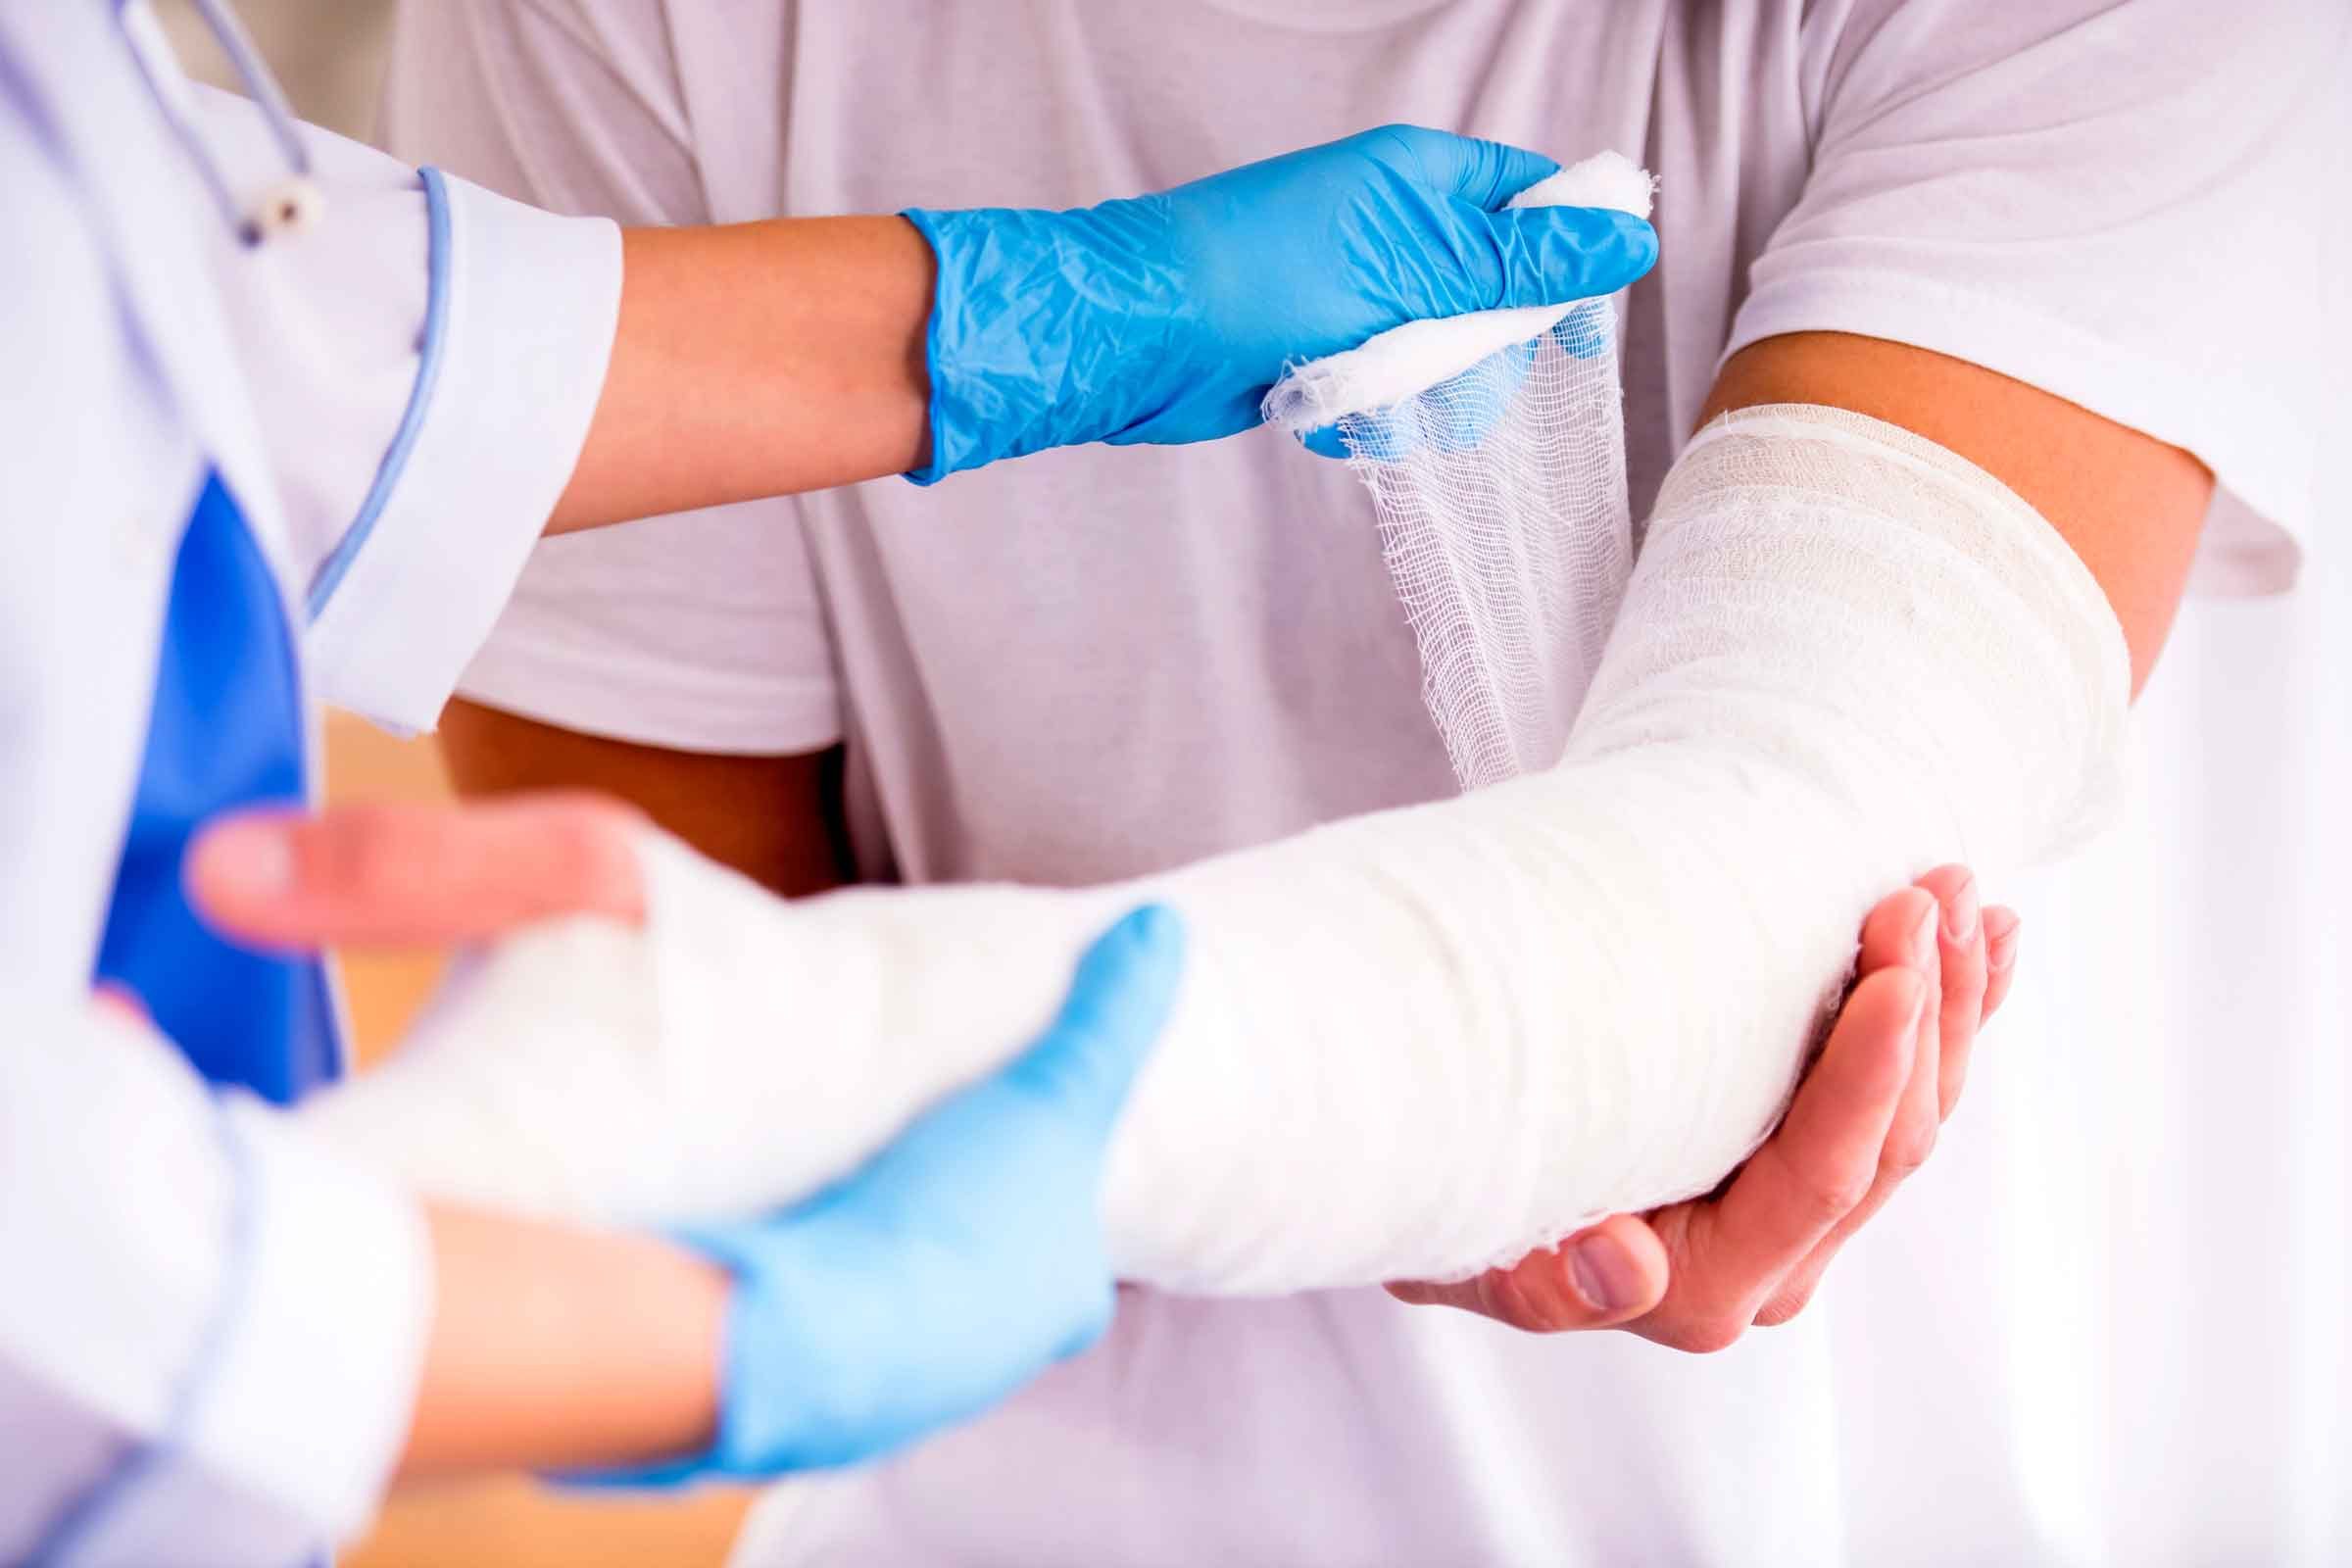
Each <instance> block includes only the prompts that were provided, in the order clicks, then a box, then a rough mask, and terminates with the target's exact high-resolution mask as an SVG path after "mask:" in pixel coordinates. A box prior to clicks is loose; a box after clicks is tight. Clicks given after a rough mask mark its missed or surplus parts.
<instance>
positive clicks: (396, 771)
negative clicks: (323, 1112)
mask: <svg viewBox="0 0 2352 1568" xmlns="http://www.w3.org/2000/svg"><path fill="white" fill-rule="evenodd" d="M326 753H327V795H328V798H329V799H330V800H341V801H352V800H432V799H436V798H438V797H441V796H445V795H447V794H448V792H449V785H448V781H447V780H446V779H445V778H444V777H443V775H442V771H441V763H440V759H439V757H438V756H437V755H436V754H435V752H434V750H433V744H432V742H431V741H430V740H429V739H427V740H421V741H399V740H394V739H393V738H392V737H390V736H388V735H385V734H383V733H382V732H380V731H378V730H375V729H372V728H370V727H369V726H368V725H366V724H363V723H361V722H359V721H358V720H356V719H352V718H348V717H346V716H344V715H342V714H336V715H334V716H333V717H332V718H330V719H329V720H328V723H327V739H326ZM439 971H440V959H439V956H437V955H434V954H429V953H410V954H353V955H348V956H345V958H344V960H343V980H344V986H345V989H346V992H347V993H348V995H349V997H350V1001H351V1017H352V1028H353V1032H354V1034H355V1036H356V1039H355V1040H354V1042H353V1043H354V1045H355V1047H356V1048H357V1051H358V1053H359V1059H360V1061H361V1063H362V1064H363V1067H365V1064H366V1063H368V1062H369V1061H372V1060H374V1059H375V1058H376V1057H377V1056H379V1055H381V1054H383V1052H384V1050H385V1048H386V1047H387V1046H388V1045H389V1044H390V1043H391V1042H392V1041H393V1040H395V1039H396V1038H398V1036H399V1033H400V1029H401V1026H402V1024H403V1023H404V1022H405V1021H406V1020H407V1018H408V1017H409V1015H410V1014H411V1013H412V1012H414V1011H415V1010H416V1008H417V1004H419V1003H420V1002H422V1001H423V1000H424V998H425V996H426V995H427V994H428V993H429V992H430V991H431V990H432V985H433V980H434V978H435V976H436V975H437V974H438V973H439ZM750 1501H751V1493H749V1492H748V1491H743V1490H739V1489H734V1488H711V1489H707V1490H704V1491H701V1492H697V1493H694V1494H692V1495H687V1496H684V1497H680V1498H674V1499H672V1498H662V1497H653V1498H648V1497H619V1496H602V1495H582V1494H577V1493H561V1492H556V1491H553V1490H551V1489H549V1488H546V1487H542V1486H539V1485H537V1484H536V1483H533V1482H531V1481H528V1480H526V1479H522V1478H519V1477H516V1478H510V1479H499V1480H491V1481H485V1482H478V1483H467V1484H465V1485H460V1486H447V1485H445V1486H436V1487H432V1488H430V1489H419V1490H417V1491H414V1492H409V1493H405V1494H403V1495H399V1496H397V1497H395V1498H394V1499H393V1500H392V1502H391V1503H390V1504H389V1505H388V1506H387V1507H386V1508H385V1509H384V1513H383V1517H382V1518H381V1519H380V1520H378V1521H377V1523H376V1528H375V1532H374V1534H372V1535H371V1536H369V1537H368V1539H367V1540H366V1541H364V1542H362V1543H360V1544H358V1545H356V1546H354V1547H353V1548H352V1549H351V1550H349V1551H347V1552H345V1553H343V1554H342V1555H341V1557H340V1558H339V1559H338V1560H339V1561H340V1562H341V1563H343V1564H344V1565H345V1568H482V1565H485V1564H498V1565H500V1568H623V1565H630V1568H634V1565H638V1564H659V1565H661V1568H706V1565H712V1568H714V1565H716V1564H720V1563H723V1562H724V1561H725V1560H726V1555H727V1548H728V1546H729V1544H731V1543H732V1542H733V1540H734V1538H735V1532H736V1530H737V1528H738V1527H739V1526H740V1525H741V1524H742V1522H743V1514H744V1510H745V1509H746V1508H747V1507H749V1506H750Z"/></svg>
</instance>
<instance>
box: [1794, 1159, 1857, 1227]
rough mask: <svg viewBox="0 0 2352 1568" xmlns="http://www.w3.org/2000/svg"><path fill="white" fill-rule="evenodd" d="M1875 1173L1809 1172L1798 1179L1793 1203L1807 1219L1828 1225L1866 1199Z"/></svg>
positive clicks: (1854, 1170)
mask: <svg viewBox="0 0 2352 1568" xmlns="http://www.w3.org/2000/svg"><path fill="white" fill-rule="evenodd" d="M1876 1179H1877V1176H1876V1173H1875V1172H1873V1171H1869V1170H1864V1169H1860V1168H1858V1167H1857V1168H1852V1169H1848V1168H1845V1167H1844V1166H1843V1165H1840V1167H1839V1168H1838V1169H1835V1170H1822V1171H1813V1172H1811V1173H1809V1174H1807V1175H1805V1176H1803V1177H1801V1178H1800V1179H1799V1182H1798V1186H1797V1201H1798V1202H1799V1203H1800V1204H1801V1205H1802V1207H1803V1210H1804V1212H1805V1215H1806V1217H1807V1218H1809V1219H1811V1220H1812V1221H1813V1222H1814V1223H1815V1224H1817V1225H1828V1224H1831V1223H1834V1222H1836V1221H1838V1220H1839V1219H1842V1218H1844V1217H1845V1216H1846V1215H1848V1214H1850V1213H1852V1212H1853V1211H1854V1210H1855V1209H1856V1208H1858V1207H1860V1206H1861V1203H1862V1201H1863V1200H1864V1199H1865V1198H1868V1197H1869V1196H1870V1189H1871V1185H1872V1183H1873V1182H1874V1181H1875V1180H1876Z"/></svg>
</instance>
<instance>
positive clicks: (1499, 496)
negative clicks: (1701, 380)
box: [1265, 152, 1651, 789]
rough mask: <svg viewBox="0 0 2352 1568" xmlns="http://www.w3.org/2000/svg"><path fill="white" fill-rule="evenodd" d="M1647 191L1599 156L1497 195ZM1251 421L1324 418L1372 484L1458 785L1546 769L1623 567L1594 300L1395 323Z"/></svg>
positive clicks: (1637, 197) (1427, 695)
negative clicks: (1519, 189)
mask: <svg viewBox="0 0 2352 1568" xmlns="http://www.w3.org/2000/svg"><path fill="white" fill-rule="evenodd" d="M1650 187H1651V179H1650V176H1649V174H1648V173H1647V172H1644V171H1643V170H1642V168H1641V167H1640V166H1638V165H1637V164H1635V163H1634V161H1633V160H1632V159H1630V158H1627V157H1625V156H1624V155H1623V154H1621V153H1613V152H1604V153H1599V154H1596V155H1594V156H1593V157H1591V158H1588V159H1586V160H1584V161H1583V162H1582V163H1579V164H1575V165H1572V166H1571V167H1569V168H1567V169H1563V170H1561V171H1560V172H1558V173H1556V174H1553V175H1552V176H1551V177H1550V178H1548V179H1545V180H1542V181H1540V182H1538V183H1537V184H1535V185H1533V186H1530V187H1529V188H1528V189H1526V190H1524V191H1522V192H1520V193H1519V195H1518V196H1516V197H1514V198H1513V199H1512V201H1511V205H1512V206H1513V207H1547V206H1560V205H1573V206H1579V207H1611V208H1616V209H1617V210H1619V211H1621V212H1628V213H1632V214H1633V215H1635V216H1636V217H1638V218H1647V217H1648V216H1649V208H1650ZM1265 412H1266V417H1267V418H1268V419H1269V420H1271V421H1273V422H1274V423H1276V424H1280V425H1282V426H1283V427H1284V428H1286V429H1289V430H1292V431H1294V432H1297V433H1300V434H1303V433H1305V432H1307V431H1309V430H1313V429H1317V428H1320V427H1322V426H1324V425H1336V426H1337V428H1338V430H1339V434H1340V438H1341V441H1342V443H1343V445H1344V446H1345V447H1346V449H1347V452H1348V466H1349V467H1350V468H1351V469H1352V470H1353V471H1354V473H1355V475H1356V477H1357V478H1359V479H1361V480H1362V481H1363V482H1364V484H1365V486H1366V487H1367V488H1369V489H1370V490H1371V492H1372V503H1373V509H1374V511H1375V513H1376V514H1377V515H1378V517H1379V522H1380V542H1381V555H1382V559H1383V560H1384V561H1385V562H1386V563H1387V565H1388V568H1389V576H1390V580H1391V581H1393V582H1394V583H1395V584H1396V587H1397V598H1398V599H1399V600H1400V601H1402V602H1403V605H1404V612H1405V618H1406V620H1407V622H1408V623H1409V624H1410V625H1411V626H1412V629H1413V638H1414V641H1415V643H1416V644H1417V645H1418V647H1419V650H1420V654H1421V673H1422V680H1421V694H1422V700H1423V701H1424V702H1425V703H1426V704H1427V706H1428V708H1429V712H1430V717H1431V718H1432V720H1434V721H1435V723H1436V724H1437V727H1438V734H1439V736H1440V737H1441V738H1442V739H1444V741H1445V742H1446V756H1447V757H1448V758H1449V759H1450V760H1452V762H1453V770H1454V775H1455V777H1457V778H1459V779H1460V780H1461V782H1462V785H1463V787H1464V788H1465V789H1476V788H1479V787H1481V786H1483V785H1487V784H1494V783H1497V782H1499V781H1500V780H1502V779H1506V778H1515V777H1517V776H1518V775H1519V774H1521V773H1525V772H1530V771H1533V770H1534V769H1537V768H1541V767H1548V766H1550V765H1551V764H1552V763H1553V762H1555V761H1557V760H1559V756H1560V748H1561V744H1562V742H1563V741H1564V740H1565V738H1566V736H1567V733H1568V725H1569V722H1570V720H1571V719H1573V718H1574V717H1575V716H1576V710H1577V704H1578V703H1579V702H1580V701H1581V700H1582V699H1583V697H1584V694H1585V687H1586V685H1587V684H1588V683H1589V682H1590V681H1591V680H1592V678H1593V668H1594V666H1595V665H1596V664H1597V663H1598V662H1599V659H1600V650H1601V644H1602V641H1603V639H1604V638H1605V637H1606V635H1607V633H1608V628H1609V622H1610V620H1611V619H1612V618H1613V617H1614V616H1615V614H1616V612H1617V602H1618V599H1619V597H1620V596H1621V595H1622V594H1623V593H1624V591H1625V579H1626V573H1627V571H1628V570H1629V569H1630V568H1631V566H1632V564H1633V537H1632V530H1631V527H1630V518H1629V516H1628V513H1627V506H1626V491H1625V417H1624V411H1623V408H1622V401H1621V398H1620V395H1619V389H1618V369H1617V319H1616V313H1615V311H1614V310H1613V309H1612V308H1611V305H1610V302H1609V301H1608V300H1605V299H1596V300H1584V301H1579V302H1577V303H1575V304H1572V305H1555V306H1543V307H1537V308H1532V309H1526V310H1507V311H1480V312H1477V313H1475V314H1472V315H1469V316H1457V317H1453V318H1450V319H1443V320H1430V321H1411V322H1407V323H1406V324H1405V325H1402V326H1399V327H1396V328H1394V329H1393V330H1390V331H1387V332H1383V333H1381V334H1380V335H1379V336H1377V337H1375V338H1373V339H1371V340H1370V341H1369V342H1367V343H1364V344H1363V345H1361V346H1360V347H1357V348H1355V349H1351V350H1349V351H1348V352H1347V353H1345V354H1334V355H1331V356H1329V357H1327V358H1325V359H1320V360H1315V361H1312V362H1310V363H1308V364H1305V365H1300V366H1296V367H1294V368H1292V369H1291V370H1290V372H1289V373H1288V374H1286V375H1285V376H1284V377H1283V378H1282V380H1281V381H1279V382H1277V383H1276V384H1275V386H1274V388H1273V390H1272V391H1271V392H1269V393H1268V394H1267V396H1266V404H1265Z"/></svg>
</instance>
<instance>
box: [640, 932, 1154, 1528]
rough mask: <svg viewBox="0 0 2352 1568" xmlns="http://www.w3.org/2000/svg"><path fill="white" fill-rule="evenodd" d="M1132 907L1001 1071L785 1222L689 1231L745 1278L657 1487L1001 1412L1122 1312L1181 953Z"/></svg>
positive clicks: (809, 1463) (822, 1456)
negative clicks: (698, 1407) (708, 1438)
mask: <svg viewBox="0 0 2352 1568" xmlns="http://www.w3.org/2000/svg"><path fill="white" fill-rule="evenodd" d="M1183 950H1184V939H1183V929H1182V926H1181V924H1180V922H1179V921H1178V918H1177V916H1176V915H1175V914H1174V912H1173V911H1171V910H1168V909H1165V908H1160V907H1145V908H1142V909H1138V910H1136V911H1135V912H1134V913H1132V914H1129V915H1127V916H1126V917H1125V918H1124V919H1122V920H1120V921H1119V922H1118V923H1117V924H1116V925H1114V926H1112V927H1111V928H1110V930H1109V932H1108V933H1107V934H1105V935H1104V936H1103V937H1102V938H1101V939H1100V940H1099V941H1098V942H1097V943H1096V944H1095V945H1094V947H1093V948H1092V949H1090V950H1089V951H1088V953H1087V954H1086V956H1084V957H1083V958H1082V959H1080V960H1079V964H1078V973H1077V978H1076V980H1075V981H1074V982H1073V983H1072V985H1071V987H1070V991H1069V995H1068V998H1067V1000H1066V1001H1065V1002H1064V1003H1063V1005H1062V1009H1061V1014H1060V1016H1059V1017H1058V1018H1056V1019H1055V1020H1054V1023H1053V1025H1052V1026H1051V1027H1050V1028H1048V1029H1047V1031H1046V1032H1045V1034H1044V1035H1043V1036H1041V1037H1040V1038H1039V1039H1038V1040H1037V1041H1036V1042H1035V1043H1034V1044H1032V1045H1031V1046H1030V1047H1029V1048H1028V1050H1027V1051H1025V1052H1024V1053H1022V1054H1020V1055H1019V1056H1017V1057H1015V1058H1014V1059H1013V1060H1012V1061H1011V1062H1010V1063H1009V1064H1007V1065H1006V1066H1005V1067H1004V1068H1002V1069H1000V1070H999V1071H998V1072H997V1073H996V1074H995V1075H994V1076H992V1077H990V1078H987V1079H985V1080H983V1081H982V1082H980V1083H978V1084H975V1085H973V1086H972V1087H971V1088H968V1089H965V1090H963V1091H961V1092H960V1093H958V1094H956V1095H955V1096H954V1097H953V1098H951V1099H949V1100H947V1101H944V1102H942V1103H940V1104H938V1105H936V1106H934V1107H933V1108H932V1109H930V1110H929V1111H927V1112H925V1113H924V1114H923V1115H921V1116H919V1117H917V1118H916V1119H915V1120H914V1121H913V1122H912V1123H910V1124H909V1125H908V1126H907V1129H906V1130H905V1131H904V1132H902V1133H901V1134H900V1135H899V1136H898V1138H897V1139H896V1140H895V1141H893V1142H892V1143H891V1144H890V1145H889V1146H888V1147H887V1148H885V1149H884V1150H883V1151H882V1152H880V1153H878V1154H876V1155H875V1156H874V1157H873V1158H872V1159H870V1160H868V1161H867V1162H866V1163H865V1164H864V1165H863V1166H861V1167H860V1168H859V1169H858V1170H857V1171H855V1172H854V1173H852V1174H851V1175H850V1176H848V1177H846V1178H845V1179H843V1180H842V1181H840V1182H838V1183H836V1184H835V1185H833V1186H832V1187H830V1188H827V1189H826V1190H825V1191H823V1192H821V1193H818V1194H817V1195H816V1196H814V1197H813V1198H809V1199H808V1200H805V1201H802V1202H800V1203H798V1204H796V1205H794V1206H793V1207H792V1208H790V1209H787V1210H785V1211H784V1212H783V1213H781V1214H779V1215H776V1216H774V1217H772V1218H769V1219H765V1220H761V1221H758V1222H754V1223H749V1224H739V1225H721V1226H707V1227H700V1228H695V1229H691V1230H685V1231H680V1232H676V1233H674V1234H675V1235H676V1237H677V1239H678V1240H681V1241H683V1242H684V1243H686V1245H688V1246H690V1247H693V1248H695V1249H698V1250H701V1251H702V1252H704V1253H705V1254H706V1255H708V1256H709V1257H711V1258H712V1259H713V1260H715V1261H717V1262H718V1263H720V1264H722V1265H723V1266H725V1267H726V1268H727V1269H728V1270H729V1271H731V1272H732V1273H733V1274H734V1276H735V1295H734V1299H733V1300H732V1303H731V1304H730V1306H729V1309H728V1321H727V1336H726V1352H725V1364H724V1368H723V1372H722V1376H721V1382H720V1388H721V1396H720V1398H721V1413H720V1418H719V1430H718V1435H717V1441H716V1443H715V1444H714V1445H713V1446H712V1447H711V1451H710V1452H709V1453H708V1454H706V1455H703V1456H702V1457H701V1458H699V1459H696V1460H693V1461H691V1462H689V1463H688V1464H686V1465H684V1466H682V1467H679V1468H678V1469H677V1470H674V1471H671V1472H667V1473H664V1474H662V1475H658V1476H647V1477H640V1478H637V1479H640V1480H646V1481H657V1482H660V1481H668V1480H673V1479H680V1478H684V1477H691V1476H708V1475H723V1476H743V1477H756V1476H767V1475H774V1474H776V1473H778V1472H780V1471H786V1470H804V1469H810V1468H817V1467H823V1466H832V1465H845V1464H853V1463H856V1462H858V1461H859V1460H862V1459H868V1458H872V1457H874V1456H876V1455H878V1454H882V1453H887V1452H889V1451H890V1450H891V1449H893V1448H896V1447H899V1446H902V1445H904V1444H907V1443H908V1442H910V1441H912V1440H913V1439H915V1438H918V1437H921V1436H922V1435H923V1434H925V1433H927V1432H930V1431H933V1430H935V1429H937V1428H939V1427H942V1426H947V1425H950V1424H952V1423H954V1422H957V1421H961V1420H963V1419H965V1418H967V1417H969V1416H973V1415H976V1414H978V1413H979V1412H981V1411H982V1410H985V1409H987V1408H988V1407H989V1406H990V1405H992V1404H994V1403H996V1402H997V1401H998V1400H999V1399H1002V1398H1003V1397H1005V1396H1006V1395H1008V1394H1010V1393H1012V1392H1013V1391H1014V1390H1015V1389H1017V1388H1019V1387H1020V1386H1021V1385H1022V1384H1024V1383H1026V1382H1028V1381H1029V1379H1031V1378H1032V1377H1034V1376H1036V1375H1037V1374H1038V1373H1040V1372H1042V1371H1044V1370H1045V1369H1046V1368H1047V1367H1049V1366H1051V1365H1053V1364H1054V1362H1056V1361H1060V1360H1063V1359H1065V1358H1067V1357H1069V1356H1071V1355H1075V1354H1076V1353H1077V1352H1078V1351H1080V1350H1083V1349H1084V1348H1087V1347H1088V1346H1090V1345H1092V1344H1093V1343H1094V1342H1095V1341H1096V1340H1097V1339H1098V1338H1100V1337H1101V1336H1102V1333H1103V1330H1104V1329H1105V1328H1106V1327H1108V1326H1109V1323H1110V1317H1111V1308H1112V1300H1113V1291H1112V1285H1111V1278H1110V1269H1109V1264H1108V1262H1107V1260H1106V1258H1105V1256H1104V1252H1103V1225H1102V1218H1101V1214H1100V1209H1099V1199H1100V1193H1101V1189H1102V1185H1103V1158H1104V1152H1105V1150H1106V1148H1107V1146H1108V1143H1109V1139H1110V1133H1111V1129H1112V1127H1113V1126H1114V1124H1115V1123H1116V1121H1117V1119H1118V1114H1119V1109H1120V1106H1121V1105H1123V1104H1124V1103H1125V1102H1126V1099H1127V1091H1128V1089H1129V1087H1130V1086H1131V1085H1132V1084H1133V1082H1134V1080H1135V1075H1136V1072H1137V1069H1138V1068H1140V1067H1141V1066H1142V1064H1143V1060H1144V1056H1145V1054H1146V1053H1147V1052H1149V1051H1150V1049H1151V1047H1152V1041H1153V1039H1154V1038H1156V1036H1157V1035H1158V1033H1159V1030H1160V1026H1161V1025H1162V1024H1163V1023H1164V1022H1165V1021H1166V1018H1167V1015H1168V1009H1169V1006H1170V1005H1171V1004H1172V1003H1173V1001H1174V999H1175V994H1176V982H1177V975H1178V972H1179V970H1180V969H1181V967H1182V964H1183V956H1184V951H1183Z"/></svg>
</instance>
